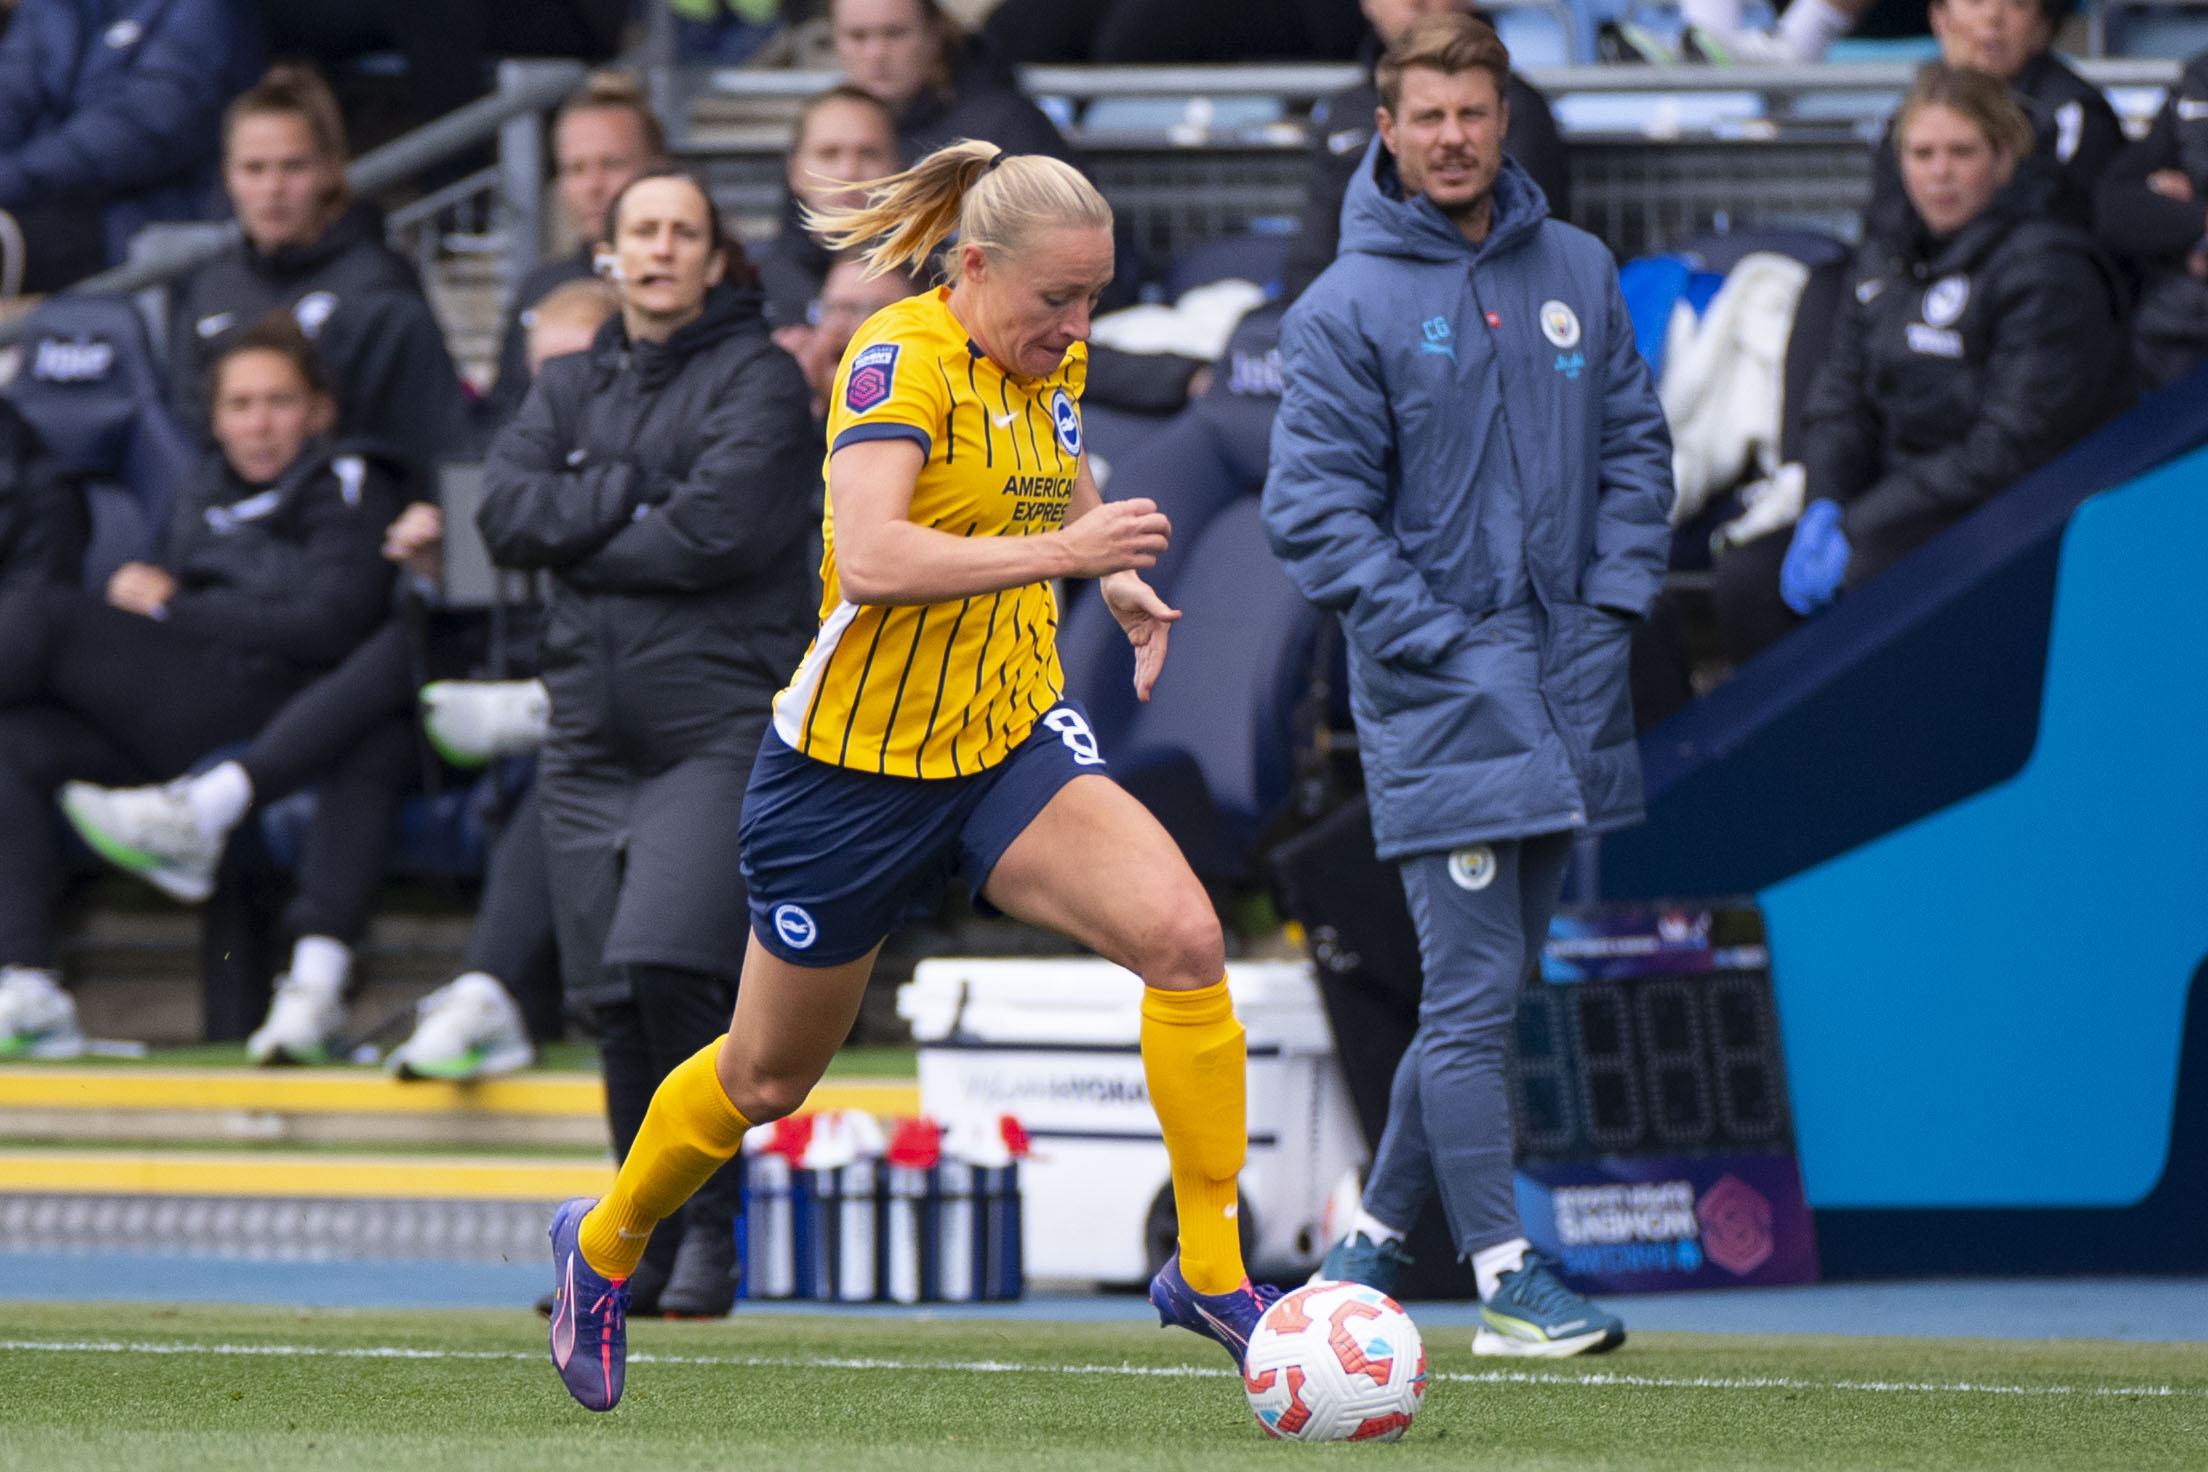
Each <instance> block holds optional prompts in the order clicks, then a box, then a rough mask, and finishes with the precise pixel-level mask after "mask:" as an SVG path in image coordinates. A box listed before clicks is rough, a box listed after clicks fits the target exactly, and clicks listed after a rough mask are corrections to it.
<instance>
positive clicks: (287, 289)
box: [169, 65, 467, 476]
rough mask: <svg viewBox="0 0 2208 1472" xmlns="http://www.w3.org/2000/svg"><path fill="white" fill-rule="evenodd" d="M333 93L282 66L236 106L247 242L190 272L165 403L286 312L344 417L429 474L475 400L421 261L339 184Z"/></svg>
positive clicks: (232, 177)
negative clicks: (418, 267) (242, 337)
mask: <svg viewBox="0 0 2208 1472" xmlns="http://www.w3.org/2000/svg"><path fill="white" fill-rule="evenodd" d="M345 152H346V148H345V132H344V124H343V122H342V121H341V119H340V118H339V116H338V108H337V99H336V98H335V97H334V96H332V95H331V93H330V89H329V87H328V85H327V84H326V83H324V82H323V81H322V79H321V78H320V77H319V76H317V75H315V74H314V72H312V71H310V70H308V69H307V68H305V67H300V66H291V65H280V66H276V67H273V68H271V69H270V71H269V73H268V75H267V76H265V77H263V78H262V79H261V81H260V82H259V83H258V84H257V85H256V86H254V87H253V89H252V90H251V91H249V92H247V93H246V94H245V95H244V96H242V97H240V98H239V99H238V100H237V101H236V102H235V103H233V104H231V107H230V111H229V114H228V116H227V118H226V120H225V127H224V138H223V186H224V188H225V189H226V190H227V191H228V193H229V196H230V202H231V204H232V206H233V207H234V208H235V209H236V211H237V216H238V225H239V228H240V229H241V230H242V231H243V232H244V235H245V238H244V240H242V241H241V242H240V243H239V244H238V245H237V246H236V247H235V248H234V249H232V250H230V251H228V252H226V253H224V254H223V255H221V256H218V257H216V258H215V259H214V260H212V261H210V262H208V263H207V264H206V265H204V266H202V267H200V268H199V270H197V271H195V272H194V273H193V274H192V275H191V276H190V277H188V278H186V280H185V281H184V282H183V284H182V285H181V286H180V287H179V288H178V290H177V292H176V296H175V302H174V306H173V308H172V318H171V322H170V327H169V357H170V370H169V371H170V400H171V402H172V403H173V404H175V405H176V406H178V407H179V408H180V409H183V410H187V411H189V410H193V409H197V408H200V407H202V406H204V405H205V403H206V391H205V386H204V385H205V379H206V374H207V368H208V365H209V363H210V362H211V361H212V360H213V358H214V356H215V355H216V354H217V353H219V352H220V351H221V350H222V348H223V346H224V344H226V343H227V342H228V341H229V340H230V339H231V338H232V337H233V336H234V335H235V334H236V333H237V332H239V331H240V330H242V329H243V328H244V327H245V326H247V325H248V324H249V323H252V322H254V321H256V320H258V319H259V318H260V317H261V316H262V314H264V313H266V312H268V311H270V310H271V309H275V308H281V309H283V310H285V311H288V312H290V313H291V314H292V316H293V317H294V318H295V319H296V320H297V321H298V323H299V328H300V330H301V331H302V332H304V333H305V334H306V335H307V337H308V338H309V339H310V340H311V341H312V342H313V343H314V345H315V349H316V351H317V353H318V354H319V355H320V356H321V358H322V361H323V362H325V363H326V364H328V365H329V369H330V373H331V376H332V377H333V378H334V379H335V380H336V382H337V385H338V395H339V398H338V427H339V429H340V430H341V431H342V432H343V433H345V434H348V435H358V436H363V437H366V438H371V439H376V440H380V441H383V442H385V443H388V444H390V445H393V446H396V447H397V448H398V449H399V450H401V451H402V452H403V453H404V454H405V455H406V456H407V458H408V460H409V462H410V465H411V467H412V469H413V471H414V473H415V474H416V475H418V476H426V474H427V473H428V472H429V471H430V470H431V469H432V468H433V467H434V466H435V465H436V463H437V462H438V461H439V460H441V459H443V458H445V457H447V456H449V455H451V454H454V453H456V452H457V451H459V450H460V449H461V448H463V447H464V446H465V444H466V442H467V403H466V397H465V395H464V394H463V393H462V391H461V388H460V380H459V377H458V376H457V375H456V374H455V373H454V372H453V368H452V359H451V357H450V356H449V355H447V353H446V352H445V340H444V335H443V333H442V332H441V331H439V329H438V326H437V319H436V318H435V317H434V316H433V315H432V314H431V312H430V310H429V303H428V302H427V301H426V300H425V299H424V298H423V296H422V288H421V282H420V281H419V280H417V279H416V277H415V275H414V271H413V268H412V267H411V266H409V265H408V264H407V263H406V262H405V261H403V260H401V259H400V258H399V257H398V256H397V255H395V254H394V253H393V252H392V251H391V250H390V249H389V248H388V247H387V246H385V245H384V243H383V226H382V221H381V219H380V218H379V217H378V215H377V213H376V211H375V210H374V209H373V208H371V207H370V206H368V205H366V204H363V203H359V202H356V201H354V200H353V199H352V198H351V195H350V194H349V192H348V191H347V189H346V186H345Z"/></svg>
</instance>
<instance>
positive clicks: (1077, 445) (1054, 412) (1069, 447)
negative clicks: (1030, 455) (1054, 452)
mask: <svg viewBox="0 0 2208 1472" xmlns="http://www.w3.org/2000/svg"><path fill="white" fill-rule="evenodd" d="M1050 427H1051V428H1052V429H1054V430H1056V431H1057V432H1058V448H1059V449H1061V450H1064V451H1065V452H1066V453H1067V454H1068V455H1071V456H1073V457H1074V458H1075V459H1077V460H1078V459H1080V458H1081V411H1080V410H1079V409H1077V408H1075V407H1074V403H1073V396H1072V395H1071V394H1069V393H1067V392H1066V391H1065V390H1064V389H1062V388H1059V389H1052V390H1051V393H1050Z"/></svg>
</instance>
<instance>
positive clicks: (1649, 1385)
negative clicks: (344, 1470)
mask: <svg viewBox="0 0 2208 1472" xmlns="http://www.w3.org/2000/svg"><path fill="white" fill-rule="evenodd" d="M7 1351H17V1352H24V1353H42V1354H166V1355H183V1354H213V1355H237V1356H242V1357H246V1358H255V1357H260V1358H276V1359H360V1360H515V1361H530V1362H534V1361H536V1360H539V1359H542V1358H543V1356H542V1355H541V1354H538V1353H535V1352H529V1353H523V1352H521V1351H517V1350H503V1349H412V1348H408V1347H406V1346H403V1345H374V1346H362V1347H353V1348H346V1347H334V1346H328V1345H313V1344H182V1343H174V1342H171V1343H159V1342H151V1341H125V1340H119V1339H76V1340H46V1339H0V1352H7ZM629 1363H630V1364H632V1365H705V1366H720V1367H726V1368H731V1369H771V1370H903V1371H920V1372H928V1373H936V1374H968V1375H1125V1376H1138V1377H1145V1378H1164V1379H1175V1380H1180V1379H1204V1380H1236V1379H1240V1378H1241V1377H1240V1376H1238V1375H1236V1374H1235V1373H1234V1372H1233V1371H1232V1370H1221V1369H1215V1368H1210V1367H1206V1366H1201V1365H1130V1364H1124V1363H1122V1364H1117V1365H1036V1364H1026V1363H1022V1362H1020V1361H1016V1360H890V1359H873V1358H869V1359H847V1358H841V1357H837V1356H832V1355H818V1356H793V1355H683V1354H653V1353H650V1352H648V1351H646V1352H639V1353H637V1354H632V1355H630V1356H629ZM1431 1378H1432V1379H1434V1380H1439V1381H1445V1382H1448V1383H1450V1384H1458V1385H1541V1386H1566V1387H1582V1388H1588V1389H1597V1390H1836V1391H1852V1392H1860V1393H1865V1394H1884V1395H1892V1394H1905V1395H2021V1396H2048V1395H2079V1396H2123V1397H2142V1398H2149V1399H2175V1398H2184V1399H2190V1398H2192V1397H2195V1396H2208V1389H2200V1388H2196V1387H2191V1386H2176V1385H2000V1384H1985V1383H1981V1382H1978V1381H1971V1380H1952V1381H1948V1380H1802V1379H1797V1378H1795V1377H1792V1376H1783V1375H1742V1376H1728V1375H1634V1374H1629V1373H1627V1374H1621V1373H1619V1372H1617V1371H1611V1370H1596V1371H1590V1372H1589V1373H1587V1374H1584V1375H1571V1374H1564V1373H1561V1372H1556V1371H1536V1370H1481V1371H1473V1372H1464V1371H1454V1372H1449V1371H1437V1372H1435V1373H1434V1374H1433V1375H1432V1377H1431Z"/></svg>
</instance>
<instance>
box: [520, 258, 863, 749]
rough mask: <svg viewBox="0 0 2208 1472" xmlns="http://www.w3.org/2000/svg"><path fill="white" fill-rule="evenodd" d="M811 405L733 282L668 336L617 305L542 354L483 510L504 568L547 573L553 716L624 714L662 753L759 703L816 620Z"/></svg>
mask: <svg viewBox="0 0 2208 1472" xmlns="http://www.w3.org/2000/svg"><path fill="white" fill-rule="evenodd" d="M811 405H812V390H811V389H810V388H808V387H807V386H806V383H805V378H804V375H803V374H802V373H800V372H799V371H798V367H797V363H796V362H795V360H793V359H792V358H791V357H790V356H789V354H787V353H785V352H783V351H782V350H781V349H780V348H778V347H776V346H775V345H774V342H773V341H772V339H771V338H770V337H769V336H768V328H767V322H766V318H765V316H764V314H763V313H762V311H761V310H760V302H759V295H758V293H757V292H754V291H746V290H740V289H737V288H734V287H725V286H724V287H718V288H716V289H715V290H714V291H713V292H712V293H711V294H710V295H709V296H708V297H707V299H706V310H705V314H704V315H703V316H701V317H700V318H698V319H697V320H696V321H694V322H691V323H690V324H689V325H687V326H685V327H683V328H682V329H681V330H679V331H678V332H676V333H675V334H674V335H673V336H672V337H670V338H668V340H667V341H666V342H664V343H652V342H633V343H632V342H631V341H630V340H629V337H628V334H627V332H626V330H625V329H624V328H623V326H622V322H621V319H620V318H619V317H616V318H614V319H613V320H612V321H611V322H608V323H607V324H606V326H605V327H604V328H603V329H602V330H601V331H600V332H599V334H598V337H597V340H596V341H595V342H594V343H593V344H592V346H591V350H590V351H589V352H587V353H577V354H574V355H573V356H571V357H565V358H555V359H554V360H552V361H551V362H549V363H547V364H545V366H544V371H543V372H542V373H541V374H539V375H538V378H537V382H536V384H535V385H534V386H533V387H532V388H531V389H530V391H529V396H528V398H527V399H526V400H524V401H523V403H522V406H521V412H520V414H519V415H517V416H516V417H515V419H514V421H513V422H512V423H511V424H509V425H508V426H507V427H506V429H505V430H504V431H503V432H501V433H500V435H499V437H498V438H497V439H496V440H495V441H493V442H492V445H491V452H490V458H489V460H488V462H487V463H486V464H485V467H484V498H483V505H482V508H481V510H480V511H479V512H478V513H477V516H476V525H477V526H478V527H479V528H480V529H481V530H482V533H483V538H484V541H485V543H486V544H487V545H488V547H489V549H490V553H491V557H492V559H493V560H494V561H496V562H497V563H499V564H500V565H501V566H504V567H514V568H544V569H547V570H549V571H550V572H551V573H552V575H553V596H552V602H551V606H550V607H549V609H548V610H547V611H546V614H545V627H544V654H543V678H544V681H545V684H546V686H547V688H549V689H550V691H551V692H552V705H553V711H554V719H555V725H556V727H557V728H561V729H568V730H574V729H578V728H587V729H590V730H594V731H597V732H600V733H604V732H608V731H618V732H619V733H621V736H622V738H623V744H624V745H626V746H627V747H628V749H630V750H631V751H632V752H634V753H635V754H636V756H637V759H638V760H639V762H640V763H641V764H642V765H644V766H646V767H652V766H656V765H660V764H663V763H667V762H673V761H677V760H680V759H682V758H683V757H684V756H686V755H688V754H690V752H691V751H692V750H693V749H695V746H696V744H697V743H699V742H702V741H708V740H711V739H714V737H715V736H716V735H717V734H718V731H717V727H719V726H725V724H726V723H727V722H728V721H729V720H731V719H741V718H746V717H751V718H757V717H762V716H763V715H764V714H765V712H766V710H767V708H768V705H769V703H770V702H771V701H772V699H773V697H774V694H775V692H776V691H777V690H779V689H781V687H782V684H783V682H784V681H785V680H787V679H788V678H789V675H790V673H791V671H793V670H795V669H796V668H797V662H798V660H799V658H800V657H802V656H803V654H804V652H805V644H806V641H807V640H808V639H809V638H811V636H812V632H813V616H812V615H813V612H814V610H813V607H812V600H811V586H810V580H809V577H808V570H807V568H806V566H805V555H804V552H805V547H806V545H807V543H806V535H807V532H808V531H809V530H810V528H811V523H812V520H813V514H814V507H815V505H816V503H815V501H814V499H813V493H814V487H815V485H816V484H817V481H818V476H819V462H818V460H817V458H816V457H817V455H818V453H819V439H818V437H817V436H816V435H815V433H814V431H813V425H812V411H811Z"/></svg>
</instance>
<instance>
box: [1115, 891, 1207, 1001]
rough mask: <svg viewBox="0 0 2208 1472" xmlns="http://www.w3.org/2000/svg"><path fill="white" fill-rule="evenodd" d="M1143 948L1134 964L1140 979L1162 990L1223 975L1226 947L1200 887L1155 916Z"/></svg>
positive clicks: (1183, 987)
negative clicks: (1136, 962) (1139, 958)
mask: <svg viewBox="0 0 2208 1472" xmlns="http://www.w3.org/2000/svg"><path fill="white" fill-rule="evenodd" d="M1143 951H1144V954H1143V956H1142V957H1141V963H1140V965H1139V966H1138V967H1137V969H1138V970H1139V971H1140V972H1141V974H1142V979H1143V980H1144V981H1146V982H1148V983H1149V984H1150V985H1151V986H1154V987H1158V988H1160V989H1161V990H1164V991H1190V990H1193V989H1195V988H1197V987H1204V986H1210V985H1211V984H1212V983H1213V982H1215V981H1217V980H1218V979H1219V978H1220V977H1221V976H1224V975H1225V974H1226V970H1227V946H1226V940H1225V938H1224V937H1223V936H1221V934H1220V932H1219V916H1218V914H1217V913H1216V912H1215V911H1214V910H1213V909H1212V908H1211V903H1210V901H1209V900H1207V899H1205V898H1204V896H1203V892H1202V891H1201V890H1198V891H1197V892H1196V893H1195V894H1193V895H1191V896H1188V897H1185V898H1183V899H1182V900H1181V901H1179V902H1178V903H1176V904H1174V905H1172V906H1170V907H1168V908H1167V910H1166V911H1165V913H1163V914H1162V915H1160V916H1158V917H1157V924H1156V926H1155V927H1154V929H1153V930H1152V931H1151V933H1150V935H1149V936H1147V937H1146V938H1145V943H1144V946H1143Z"/></svg>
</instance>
